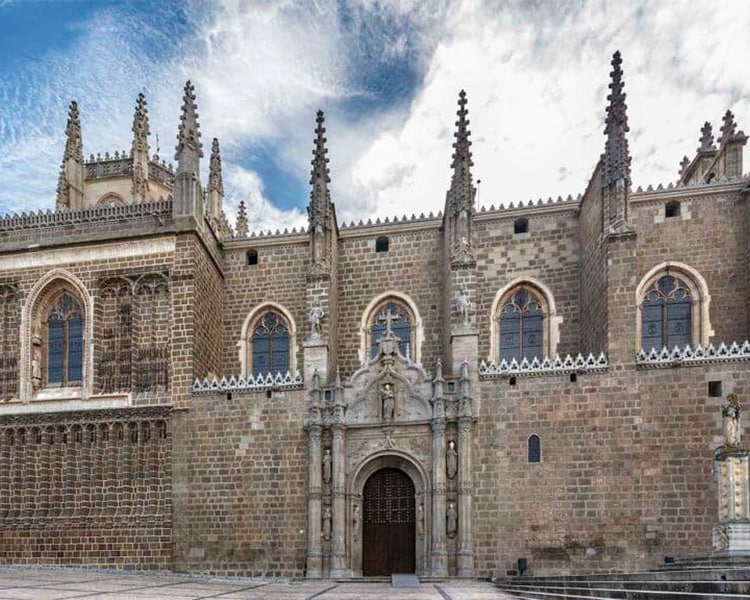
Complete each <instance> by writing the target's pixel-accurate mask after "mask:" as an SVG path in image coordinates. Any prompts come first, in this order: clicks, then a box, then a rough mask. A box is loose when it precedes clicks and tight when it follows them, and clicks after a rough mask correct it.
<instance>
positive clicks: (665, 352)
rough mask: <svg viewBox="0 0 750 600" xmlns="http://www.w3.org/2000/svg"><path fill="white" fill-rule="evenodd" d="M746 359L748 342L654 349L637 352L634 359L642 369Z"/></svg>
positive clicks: (748, 352) (748, 349) (748, 356)
mask: <svg viewBox="0 0 750 600" xmlns="http://www.w3.org/2000/svg"><path fill="white" fill-rule="evenodd" d="M748 359H750V342H748V341H745V342H744V343H742V344H738V343H737V342H732V344H730V345H729V346H727V345H726V344H725V343H723V342H722V343H721V344H719V345H718V346H714V345H713V344H709V345H707V346H705V347H704V346H701V345H700V344H698V345H697V346H695V347H694V348H693V347H691V346H684V347H683V348H679V347H677V346H675V347H674V348H672V349H671V350H670V349H669V348H666V347H665V348H662V349H661V350H657V349H655V348H654V349H652V350H650V351H646V350H639V351H638V352H637V354H636V357H635V361H636V365H637V366H638V367H640V368H643V369H663V368H667V367H680V366H684V367H693V366H697V365H704V364H708V363H722V362H734V361H740V360H748Z"/></svg>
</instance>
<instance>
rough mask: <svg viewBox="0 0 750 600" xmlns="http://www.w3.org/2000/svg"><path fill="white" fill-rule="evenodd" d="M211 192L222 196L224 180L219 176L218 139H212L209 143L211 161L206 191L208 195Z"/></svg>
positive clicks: (219, 153)
mask: <svg viewBox="0 0 750 600" xmlns="http://www.w3.org/2000/svg"><path fill="white" fill-rule="evenodd" d="M213 190H216V191H217V192H219V194H220V195H221V196H224V179H223V178H222V174H221V151H220V149H219V140H218V138H214V139H213V142H212V143H211V161H210V163H209V167H208V191H209V193H210V192H211V191H213Z"/></svg>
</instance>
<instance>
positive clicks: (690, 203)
mask: <svg viewBox="0 0 750 600" xmlns="http://www.w3.org/2000/svg"><path fill="white" fill-rule="evenodd" d="M662 196H665V194H662ZM651 197H652V198H654V199H653V200H649V201H644V202H633V203H632V204H631V215H632V219H633V225H634V227H635V229H636V231H637V232H638V237H637V255H638V256H637V265H638V273H637V275H638V281H640V279H641V278H642V277H643V276H644V275H646V273H647V272H648V271H649V270H650V269H651V268H653V267H655V266H656V265H658V264H660V263H662V262H664V261H679V262H682V263H685V264H687V265H689V266H691V267H693V268H694V269H696V270H697V271H698V272H699V273H700V274H701V275H702V276H703V278H704V279H705V280H706V284H707V285H708V291H709V293H710V294H711V325H712V327H713V329H714V331H715V335H714V337H713V338H712V339H711V341H713V342H714V343H716V341H717V340H718V341H725V342H732V341H738V342H742V341H744V340H745V339H747V337H748V335H750V323H749V322H748V318H750V317H749V316H748V299H750V289H748V283H747V281H748V278H747V253H746V251H747V248H748V236H749V235H750V231H749V230H748V218H747V207H746V201H745V200H743V198H742V196H741V195H740V194H738V193H736V192H733V193H729V192H725V193H711V194H705V193H703V194H696V193H693V194H682V195H681V196H680V198H679V200H680V202H681V207H680V208H681V210H680V216H678V217H673V218H669V219H666V218H664V206H665V204H666V201H667V200H665V199H664V200H660V199H659V195H658V194H656V195H653V196H651ZM633 301H634V302H635V296H633Z"/></svg>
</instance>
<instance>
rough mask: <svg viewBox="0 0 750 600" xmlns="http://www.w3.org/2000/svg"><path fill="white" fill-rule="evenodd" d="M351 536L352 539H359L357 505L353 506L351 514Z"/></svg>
mask: <svg viewBox="0 0 750 600" xmlns="http://www.w3.org/2000/svg"><path fill="white" fill-rule="evenodd" d="M352 534H353V536H354V539H355V540H356V539H359V504H355V505H354V512H353V514H352Z"/></svg>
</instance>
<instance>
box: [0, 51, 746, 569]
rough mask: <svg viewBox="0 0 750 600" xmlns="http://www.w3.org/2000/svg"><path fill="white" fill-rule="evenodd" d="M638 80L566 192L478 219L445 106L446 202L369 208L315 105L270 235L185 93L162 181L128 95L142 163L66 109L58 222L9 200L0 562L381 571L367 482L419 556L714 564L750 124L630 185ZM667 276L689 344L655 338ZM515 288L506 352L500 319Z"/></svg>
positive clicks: (492, 565) (737, 383) (462, 127)
mask: <svg viewBox="0 0 750 600" xmlns="http://www.w3.org/2000/svg"><path fill="white" fill-rule="evenodd" d="M623 89H624V88H623V74H622V69H621V60H620V57H619V55H616V56H615V59H614V60H613V72H612V81H611V84H610V95H609V98H608V101H609V106H608V109H607V113H606V141H605V143H604V144H603V147H604V150H605V152H604V154H603V156H602V158H601V160H600V161H599V162H598V163H597V164H596V165H595V167H594V169H593V174H592V178H591V181H590V182H589V185H588V186H587V189H586V190H585V191H584V193H583V194H582V195H581V196H579V197H578V198H568V199H565V200H564V199H562V198H560V199H558V200H557V201H553V200H550V201H548V202H546V203H543V202H539V203H529V204H520V205H516V206H513V205H511V206H507V207H501V208H495V207H481V208H478V207H476V206H475V202H474V196H475V187H474V184H473V180H472V174H471V168H472V166H473V162H472V161H473V157H472V153H471V141H470V132H469V127H468V126H469V120H468V104H467V98H466V95H465V94H463V93H462V94H460V96H459V109H458V120H457V123H456V141H455V144H454V153H453V163H452V173H451V177H450V185H449V189H448V193H447V195H446V199H445V205H444V207H443V208H444V210H443V212H442V213H439V214H438V215H437V216H435V215H434V214H430V215H428V216H424V215H421V216H419V217H417V216H412V217H411V218H406V217H404V218H397V219H394V220H384V221H380V220H378V221H376V222H372V221H368V222H367V223H364V222H360V223H359V224H354V223H350V224H339V223H338V221H337V219H336V213H335V208H334V205H333V202H332V199H331V194H330V191H329V189H328V188H329V183H330V175H329V172H328V166H327V162H328V158H327V140H326V138H325V127H324V119H323V115H322V113H319V114H318V118H317V126H316V129H315V140H314V144H315V145H314V152H313V164H312V167H313V168H312V176H311V190H312V191H311V196H310V203H309V208H308V214H309V218H310V223H309V228H308V230H305V231H296V230H292V231H291V232H290V231H287V230H284V231H283V232H276V233H271V232H268V233H257V232H256V233H251V232H248V230H247V217H246V212H245V209H244V205H242V206H241V209H240V211H239V217H238V221H237V223H236V226H235V227H234V228H232V227H230V226H229V224H228V223H227V220H226V218H225V217H224V215H223V212H222V198H223V184H222V178H221V157H220V148H219V144H218V141H216V140H214V141H213V143H212V144H211V146H212V148H211V158H210V177H209V182H208V186H207V187H206V189H204V188H203V187H202V186H201V183H200V180H199V164H200V159H201V157H202V156H203V152H202V145H201V142H200V129H199V125H198V115H197V112H196V97H195V92H194V90H193V87H192V85H191V84H190V83H188V84H187V85H186V87H185V98H184V103H183V107H182V116H181V122H180V127H179V135H178V145H177V154H176V161H177V168H176V169H172V168H171V167H170V166H167V165H165V164H163V163H162V161H161V160H160V159H159V158H158V157H149V154H148V130H149V128H148V113H147V111H146V105H145V99H144V98H143V97H139V98H138V100H137V102H136V111H135V115H134V124H133V133H134V141H133V146H132V148H131V150H130V151H129V152H123V153H122V154H120V153H117V154H115V155H109V156H107V155H105V156H104V157H103V158H102V157H97V158H94V157H92V158H90V159H89V160H88V161H84V159H83V150H82V148H83V139H84V133H85V131H84V130H83V129H82V127H81V121H80V116H79V112H78V106H77V105H75V103H74V104H73V105H71V111H70V116H69V121H68V126H67V129H66V134H67V143H66V147H65V152H64V157H63V166H62V170H61V174H60V184H59V186H58V198H57V210H56V211H55V212H44V213H32V214H23V215H12V216H8V217H5V218H2V219H0V336H2V341H3V350H2V351H1V352H0V457H2V461H0V528H2V535H1V536H0V562H3V563H25V564H54V565H91V566H115V567H122V568H145V569H177V570H190V571H206V572H213V573H223V574H247V575H256V576H309V577H329V576H330V577H351V576H361V575H368V574H370V573H369V572H368V570H367V569H368V568H369V567H367V566H366V560H365V556H364V552H363V547H364V545H365V544H366V543H367V539H366V538H367V536H371V535H374V534H372V533H371V532H372V531H374V530H373V529H372V527H373V525H372V524H373V523H374V522H375V521H376V520H377V519H375V517H373V515H374V514H375V512H373V511H375V510H376V509H374V508H373V506H375V505H374V504H372V503H373V502H374V500H373V497H371V496H369V495H368V494H369V493H370V492H368V491H367V484H368V482H369V481H371V480H372V479H373V477H374V475H375V474H376V473H378V472H381V471H383V470H389V472H390V471H400V472H401V473H402V474H405V475H406V477H407V480H408V482H410V483H409V484H408V486H407V487H408V489H409V490H411V491H410V492H408V493H409V494H412V496H413V497H411V498H410V499H409V503H408V506H409V507H411V508H410V509H409V510H410V511H412V514H408V515H405V516H404V519H403V523H402V525H403V524H405V525H403V526H404V527H406V528H407V529H408V528H411V529H410V530H409V532H410V535H412V534H413V540H414V541H413V544H412V542H411V541H409V548H407V549H406V552H407V553H409V554H410V556H409V558H410V559H413V565H414V570H415V571H416V572H417V573H418V574H423V575H437V576H464V577H488V576H493V575H502V574H504V573H505V572H506V571H507V570H508V569H511V568H514V566H515V564H516V561H517V559H518V558H522V557H523V558H527V559H528V565H529V568H530V569H531V570H533V571H534V572H536V573H544V572H548V573H553V572H577V571H593V570H604V569H606V570H626V569H644V568H649V567H655V566H657V565H659V564H660V563H661V561H662V560H663V557H664V556H683V557H684V556H689V555H696V554H707V553H708V552H709V551H710V549H711V541H712V531H713V530H714V528H715V527H716V525H717V517H716V515H717V514H718V512H717V510H718V507H717V498H718V497H720V495H719V494H718V493H717V483H715V482H714V476H713V474H712V469H713V470H715V471H716V473H725V472H726V465H725V466H724V467H722V466H721V464H719V463H721V460H718V461H714V451H715V449H717V448H719V447H720V446H721V444H722V437H721V432H722V422H721V418H720V416H719V415H720V411H719V408H720V407H721V406H723V404H724V396H726V395H727V394H736V395H737V397H739V398H740V399H743V398H746V397H747V396H748V395H749V394H750V372H749V371H748V368H747V367H748V361H749V360H750V344H747V343H745V342H744V340H746V339H748V337H750V331H749V330H750V314H748V308H747V307H748V304H749V301H750V288H749V287H748V284H747V280H748V273H747V266H746V265H747V260H746V254H745V253H746V252H747V251H748V245H749V241H750V225H749V224H750V215H748V214H747V212H748V208H747V202H746V195H747V193H748V191H749V190H750V178H749V177H748V176H744V175H743V174H742V150H743V146H744V144H745V142H746V139H747V138H746V136H744V134H742V132H739V131H737V127H736V124H735V123H734V117H733V116H732V115H731V113H727V114H726V115H725V116H724V121H723V126H722V135H721V137H720V138H719V139H718V140H717V143H714V140H713V136H712V134H711V130H710V126H709V127H708V128H706V126H704V128H703V130H702V133H701V140H700V143H701V146H700V148H699V149H698V152H697V154H696V158H695V159H694V160H693V161H690V160H687V161H683V164H682V169H681V172H680V180H679V181H678V183H677V184H674V185H673V184H670V185H668V186H667V187H663V186H659V187H658V188H657V189H653V188H651V187H649V188H648V189H646V190H643V189H640V188H639V189H635V190H634V189H632V187H631V182H630V170H629V164H630V155H629V151H628V144H627V131H628V123H627V117H626V107H625V95H624V92H623ZM717 144H718V145H717ZM436 208H437V206H436ZM664 277H666V278H667V279H668V280H669V281H672V280H673V279H670V278H674V281H677V282H679V285H680V286H682V287H681V288H680V289H681V290H682V291H681V292H680V293H681V294H684V296H680V298H681V299H682V301H683V304H682V305H681V306H683V307H687V308H685V310H687V311H688V313H689V319H688V320H683V321H682V322H681V323H682V324H685V323H687V325H688V330H687V331H683V330H681V329H680V330H678V329H674V331H672V330H671V329H670V330H669V331H670V332H671V333H674V334H675V335H676V334H678V333H679V334H680V335H681V336H683V337H680V338H679V339H681V340H686V343H685V344H680V347H679V348H674V347H672V346H671V345H670V346H669V347H666V348H661V347H659V348H654V349H652V348H646V349H642V348H641V346H642V340H643V339H645V337H644V336H647V335H649V331H650V329H649V330H644V327H648V326H649V324H648V322H647V321H645V320H644V319H645V317H644V310H646V309H645V308H644V306H645V305H644V302H645V299H646V297H647V296H648V294H652V295H653V294H656V293H657V292H658V289H657V288H658V285H659V282H660V281H662V278H664ZM675 285H676V284H675ZM654 286H657V287H654ZM655 290H656V291H655ZM519 292H522V294H521V295H520V296H519V295H517V294H518V293H519ZM685 297H686V298H687V299H688V300H685ZM529 298H533V302H532V303H531V305H528V306H527V307H526V308H524V309H523V310H527V309H528V310H530V311H532V312H533V313H534V314H536V315H537V320H536V321H534V323H537V324H538V326H539V329H538V330H534V332H533V335H531V334H529V335H528V336H527V337H526V338H523V339H524V343H526V342H528V344H529V346H530V347H532V348H534V349H535V350H534V351H533V352H531V353H530V354H527V353H525V351H524V352H521V354H516V355H513V352H515V350H514V349H513V347H510V346H508V339H510V338H509V337H508V335H509V334H508V332H507V330H505V329H503V328H504V327H506V326H507V324H508V322H506V321H502V320H501V318H500V317H501V313H503V311H507V310H511V309H512V310H515V309H513V308H512V307H514V306H515V307H516V308H518V310H520V308H519V304H518V303H521V304H522V303H523V302H525V301H527V300H528V299H529ZM62 299H65V301H66V302H67V303H68V306H72V307H73V309H72V310H69V312H67V313H65V314H64V315H62V316H60V314H59V313H60V310H61V309H60V308H59V307H60V306H62V305H61V304H60V302H62ZM524 299H525V300H524ZM513 303H516V304H513ZM529 306H530V308H529ZM508 307H511V308H510V309H509V308H508ZM55 311H57V312H55ZM524 314H525V313H524ZM70 315H73V316H72V317H70ZM268 315H273V319H274V321H273V323H279V324H280V327H281V329H280V330H277V331H281V333H280V334H279V335H280V337H277V338H274V339H275V340H276V341H275V342H273V343H274V344H281V345H280V346H273V351H270V350H269V352H268V353H266V354H263V352H261V351H260V350H259V348H260V344H261V341H259V340H266V339H271V338H264V337H263V335H266V333H263V331H265V330H264V329H263V328H264V327H267V326H268V322H266V321H265V319H267V317H268ZM66 319H67V320H66ZM71 319H72V320H71ZM76 319H79V320H76ZM684 319H687V317H684ZM62 321H64V324H63V325H60V324H59V323H60V322H62ZM524 323H526V321H524ZM644 323H646V325H644ZM79 325H80V331H79V330H78V329H76V327H78V326H79ZM524 326H526V325H524ZM528 326H529V327H532V321H528ZM668 326H669V327H678V326H681V325H679V324H678V325H677V326H676V325H674V323H668ZM54 327H58V329H54ZM54 331H62V332H65V333H64V335H61V336H60V337H54V335H53V332H54ZM77 331H79V333H76V332H77ZM671 333H670V335H671ZM267 335H269V336H270V335H271V334H270V333H269V334H267ZM76 336H77V337H76ZM519 337H520V336H519ZM735 342H736V343H735ZM263 343H266V342H263ZM268 343H269V344H270V343H271V342H268ZM60 345H62V347H63V348H65V352H63V354H60V352H59V350H58V349H57V348H58V347H60ZM269 347H270V346H269ZM274 352H275V353H274ZM267 359H268V360H270V361H271V363H270V364H271V365H282V367H280V368H279V369H273V368H271V369H270V372H268V371H264V370H263V369H261V368H260V365H261V364H262V363H261V361H264V360H267ZM55 361H62V362H60V365H62V366H60V365H58V363H57V362H55ZM274 361H276V362H274ZM263 364H265V363H263ZM55 369H62V371H63V372H64V376H63V375H56V374H54V373H58V371H55ZM745 461H746V458H745ZM712 465H713V467H712ZM722 469H724V470H722ZM740 471H741V469H740V470H739V471H737V472H740ZM733 472H734V471H733ZM742 472H743V473H745V472H746V470H745V471H742ZM717 477H719V476H718V475H717ZM721 477H725V475H721ZM745 477H746V475H745ZM725 478H726V477H725ZM746 484H747V482H745V485H746ZM743 489H745V488H743ZM394 497H395V496H394ZM381 500H383V498H381ZM384 501H385V502H386V503H387V502H388V501H389V499H388V497H387V496H386V497H385V499H384ZM381 516H382V515H381ZM402 516H403V515H402ZM389 518H390V517H389ZM730 521H731V519H730ZM730 525H732V526H734V525H733V524H732V523H730ZM400 526H401V525H400ZM368 539H369V538H368ZM409 539H410V540H411V538H409ZM371 541H372V540H371ZM400 551H402V552H403V551H404V550H403V549H402V550H400ZM368 564H369V563H368Z"/></svg>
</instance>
